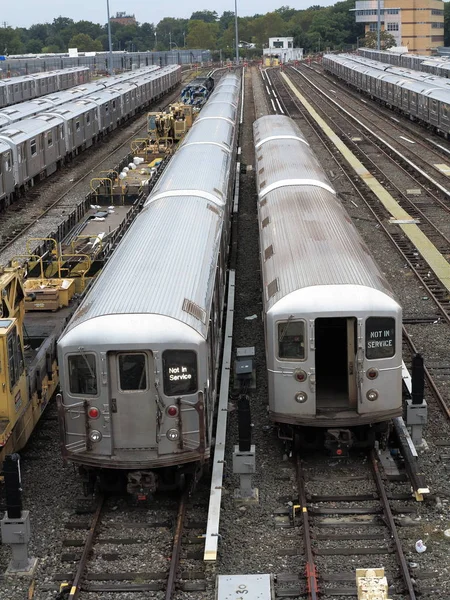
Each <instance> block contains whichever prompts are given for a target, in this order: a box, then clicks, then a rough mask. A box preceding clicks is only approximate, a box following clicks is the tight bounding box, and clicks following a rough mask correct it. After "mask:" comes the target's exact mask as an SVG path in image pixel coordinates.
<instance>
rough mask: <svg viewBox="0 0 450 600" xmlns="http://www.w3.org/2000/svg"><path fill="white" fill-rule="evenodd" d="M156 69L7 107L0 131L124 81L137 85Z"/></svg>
mask: <svg viewBox="0 0 450 600" xmlns="http://www.w3.org/2000/svg"><path fill="white" fill-rule="evenodd" d="M158 69H159V67H145V68H142V69H138V70H136V71H126V72H125V73H121V74H120V75H115V76H114V77H102V78H101V79H98V80H97V81H93V82H91V83H85V84H79V85H76V86H75V87H72V88H70V89H66V90H63V91H56V92H54V93H51V94H47V95H46V96H41V97H40V98H36V99H35V100H28V101H25V102H21V103H20V104H14V105H12V106H8V107H6V108H3V109H1V110H0V130H1V129H3V128H4V127H7V126H9V125H12V124H13V123H17V122H18V121H22V119H27V118H29V117H34V115H38V114H39V113H42V112H45V111H48V110H51V109H52V108H54V107H55V106H61V105H62V104H66V103H67V102H73V101H75V100H79V99H80V98H84V97H85V96H89V94H94V93H96V92H98V91H101V90H102V89H105V88H111V87H114V86H116V85H118V84H121V83H124V82H126V81H128V82H131V83H132V82H136V83H138V81H139V79H140V78H141V77H142V76H144V75H147V74H148V73H152V72H154V71H156V70H158Z"/></svg>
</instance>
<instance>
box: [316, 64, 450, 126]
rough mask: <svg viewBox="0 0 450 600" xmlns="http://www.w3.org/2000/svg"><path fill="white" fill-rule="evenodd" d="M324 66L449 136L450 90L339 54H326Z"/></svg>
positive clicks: (391, 106)
mask: <svg viewBox="0 0 450 600" xmlns="http://www.w3.org/2000/svg"><path fill="white" fill-rule="evenodd" d="M323 66H324V68H325V70H326V71H328V72H330V73H332V74H333V75H337V77H339V78H340V79H343V80H344V81H346V82H347V83H349V84H350V85H353V86H354V87H356V88H357V89H358V90H361V91H363V92H365V93H367V94H368V95H370V96H371V97H372V98H377V99H378V100H380V101H381V102H384V103H385V104H386V105H387V106H389V107H390V108H396V109H398V110H399V111H401V112H403V113H405V114H406V115H408V117H410V118H412V119H417V120H419V121H422V122H423V123H424V124H425V125H427V126H430V127H432V128H433V129H435V130H436V131H437V132H439V133H442V134H444V136H445V137H447V136H448V134H449V133H450V90H447V89H445V88H442V87H439V86H436V85H434V83H426V82H422V81H413V80H411V79H407V78H402V77H399V76H398V75H393V74H390V73H386V72H384V71H379V70H377V69H372V68H371V67H368V66H366V65H360V64H358V63H356V62H354V61H349V60H345V59H343V58H341V57H340V56H339V55H332V54H325V55H324V57H323Z"/></svg>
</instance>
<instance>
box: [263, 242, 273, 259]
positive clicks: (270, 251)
mask: <svg viewBox="0 0 450 600" xmlns="http://www.w3.org/2000/svg"><path fill="white" fill-rule="evenodd" d="M272 256H273V245H272V244H270V246H267V248H266V249H265V250H264V259H265V260H269V258H270V257H272Z"/></svg>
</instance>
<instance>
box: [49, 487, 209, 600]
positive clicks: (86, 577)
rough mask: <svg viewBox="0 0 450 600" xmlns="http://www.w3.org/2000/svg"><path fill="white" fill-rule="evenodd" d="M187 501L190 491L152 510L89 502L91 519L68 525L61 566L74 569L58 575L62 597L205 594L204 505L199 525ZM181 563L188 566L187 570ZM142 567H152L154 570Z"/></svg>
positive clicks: (159, 501) (156, 502)
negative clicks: (159, 593)
mask: <svg viewBox="0 0 450 600" xmlns="http://www.w3.org/2000/svg"><path fill="white" fill-rule="evenodd" d="M189 498H190V494H189V490H186V491H185V492H184V493H183V494H181V495H180V496H179V497H178V498H176V497H165V498H155V499H153V501H152V504H151V506H150V510H149V507H148V506H147V505H145V506H138V505H130V502H129V501H127V500H126V499H124V498H121V497H109V498H106V497H105V496H103V495H98V496H97V498H96V501H95V507H93V509H91V506H90V503H88V509H87V511H88V512H90V513H91V515H92V516H91V517H90V518H89V517H88V518H86V515H84V516H81V517H80V515H79V514H78V515H77V516H74V517H72V518H71V519H70V520H69V521H68V522H67V523H66V525H65V528H66V530H67V531H68V532H69V533H68V537H66V539H65V540H64V542H63V549H62V553H61V562H62V563H63V564H69V565H71V567H72V569H71V570H70V571H64V572H60V573H57V574H55V576H54V580H55V581H56V582H57V585H58V586H61V587H60V590H61V592H62V594H61V596H62V597H64V598H69V600H76V599H81V600H82V599H83V597H84V596H85V594H86V593H91V594H92V593H95V594H96V598H99V599H101V598H102V595H103V594H108V593H119V594H124V593H133V595H134V594H136V597H137V598H140V597H148V593H149V592H164V596H165V600H171V599H172V598H173V597H174V594H175V593H176V591H177V590H181V591H184V592H187V591H204V590H205V588H206V582H205V574H204V571H203V564H200V563H199V562H198V559H199V558H202V557H203V554H202V553H201V551H200V550H199V548H200V547H201V544H202V535H203V532H204V520H203V505H201V506H200V509H201V511H202V518H201V520H200V521H199V520H198V516H197V517H196V516H195V515H196V511H197V513H198V510H197V508H196V507H195V506H194V507H193V506H192V505H189V502H190V499H189ZM92 511H93V512H92ZM79 512H80V511H79ZM81 513H83V510H81ZM196 519H197V520H196ZM195 542H196V543H195ZM182 560H183V562H184V563H189V564H188V565H187V567H186V568H184V570H182V569H181V561H182ZM167 564H168V567H167ZM142 565H145V566H150V565H151V570H146V569H145V567H144V569H142ZM41 587H42V589H44V588H45V586H41ZM50 588H51V589H55V584H53V585H52V586H48V589H50ZM67 592H68V595H67ZM141 595H142V596H141ZM127 597H128V596H127Z"/></svg>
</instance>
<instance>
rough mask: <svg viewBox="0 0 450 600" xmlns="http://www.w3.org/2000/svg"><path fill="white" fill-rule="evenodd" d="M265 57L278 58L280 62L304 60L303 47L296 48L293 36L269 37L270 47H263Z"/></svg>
mask: <svg viewBox="0 0 450 600" xmlns="http://www.w3.org/2000/svg"><path fill="white" fill-rule="evenodd" d="M263 54H264V58H276V59H278V60H279V61H280V62H283V63H285V62H289V61H293V60H302V58H303V48H294V38H293V37H273V38H269V47H268V48H264V49H263Z"/></svg>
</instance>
